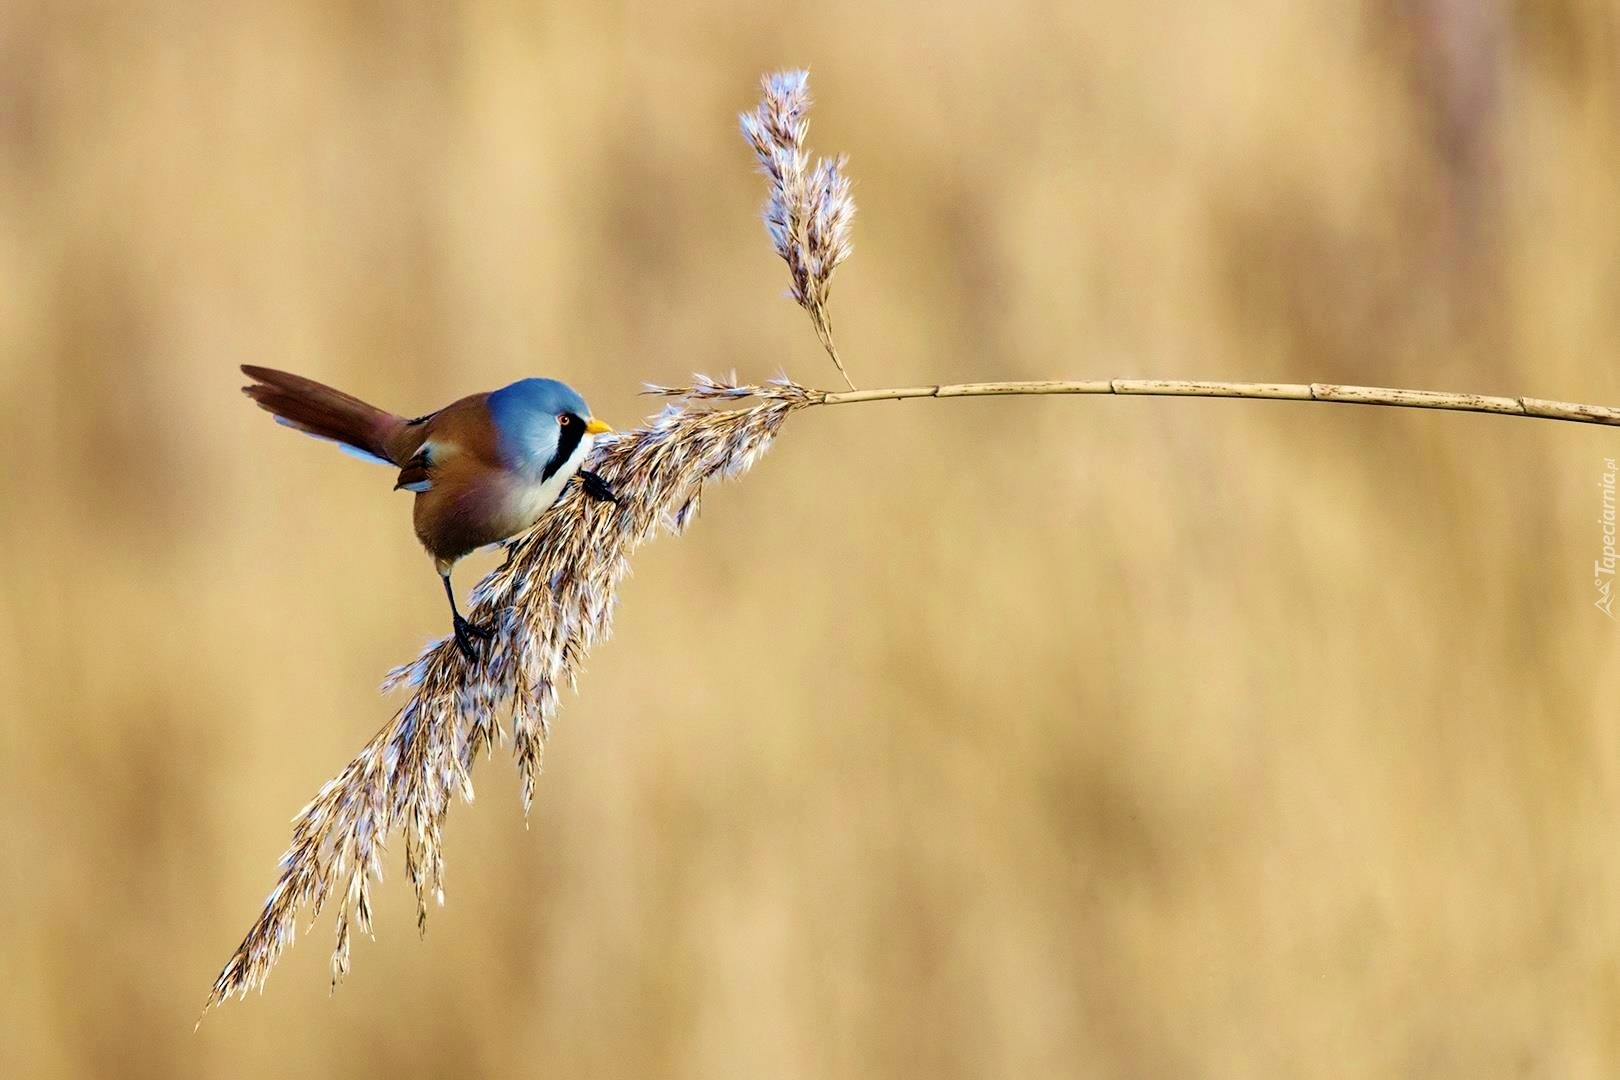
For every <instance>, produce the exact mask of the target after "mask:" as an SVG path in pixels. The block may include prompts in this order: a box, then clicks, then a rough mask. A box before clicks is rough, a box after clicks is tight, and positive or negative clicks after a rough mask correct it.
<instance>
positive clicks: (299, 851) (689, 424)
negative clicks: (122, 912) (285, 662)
mask: <svg viewBox="0 0 1620 1080" xmlns="http://www.w3.org/2000/svg"><path fill="white" fill-rule="evenodd" d="M808 108H809V92H808V88H807V83H806V76H805V74H804V73H803V72H789V73H786V74H782V75H775V76H771V77H768V78H767V79H766V80H765V99H764V101H763V102H762V103H761V105H760V107H759V109H757V110H756V111H755V112H754V113H752V114H747V115H744V117H743V118H742V128H743V133H744V135H745V137H747V139H748V141H749V143H750V145H752V146H753V148H754V151H755V153H756V155H757V156H758V157H759V159H760V162H761V167H762V168H763V169H764V171H765V172H766V174H767V175H768V176H769V177H770V178H771V185H772V186H771V197H770V201H769V202H768V203H767V206H766V212H765V218H766V224H767V228H768V229H769V231H770V235H771V240H772V243H773V244H774V245H775V246H776V249H777V252H778V254H780V255H781V256H782V258H783V260H784V261H786V262H787V264H788V268H789V272H790V276H791V277H792V281H793V290H792V295H793V297H794V299H795V300H797V301H798V302H799V303H800V304H801V305H802V306H803V307H804V309H805V310H806V311H807V312H809V314H810V319H811V322H812V324H813V325H814V326H815V329H816V333H817V336H818V337H819V338H820V339H821V342H822V345H823V346H824V347H825V348H826V349H827V352H828V354H829V355H830V356H831V357H832V358H833V361H834V363H836V364H837V365H838V369H839V371H840V372H841V373H842V372H843V370H844V368H843V363H842V362H841V361H840V360H839V358H838V353H837V350H836V349H835V348H834V347H833V343H832V328H831V322H830V320H829V318H828V316H827V311H826V303H827V294H828V286H829V282H830V280H831V275H832V271H833V270H834V269H835V268H836V267H837V265H838V264H839V263H840V262H842V261H843V260H844V259H845V258H847V257H848V255H849V221H850V217H851V216H852V215H853V213H854V204H853V202H852V201H850V199H849V183H848V180H847V179H845V178H844V176H843V173H842V171H841V170H842V165H843V159H841V158H840V159H839V160H838V161H837V162H834V163H831V164H829V163H827V162H825V161H823V162H820V163H819V164H818V165H817V166H816V168H815V169H814V170H813V171H812V170H810V169H809V167H808V165H807V159H806V158H805V155H804V149H803V146H804V138H805V134H806V131H807V128H806V124H805V121H804V114H805V111H806V110H807V109H808ZM844 378H845V381H846V382H849V377H848V375H847V374H846V375H845V376H844ZM649 390H650V391H651V392H654V393H660V394H664V395H666V396H669V397H671V398H673V399H674V400H673V401H672V402H671V404H669V405H667V406H666V407H665V409H664V411H663V412H662V413H661V414H659V415H658V416H657V417H655V418H653V419H652V420H651V421H650V422H649V423H648V424H647V425H646V426H645V427H641V428H638V429H635V430H632V431H627V432H624V433H622V434H618V435H613V436H604V437H602V438H600V439H599V441H598V444H597V447H596V449H595V450H594V452H593V454H592V457H591V459H590V461H589V462H588V463H587V466H588V467H589V468H590V469H593V470H594V471H595V472H596V473H597V474H598V475H600V476H601V477H602V478H603V479H604V480H606V481H607V482H608V483H609V484H610V485H611V486H612V488H613V489H614V491H615V493H616V495H617V497H618V502H617V503H603V502H593V501H591V500H589V499H587V498H586V497H585V495H584V494H583V493H582V492H581V491H580V490H579V488H578V486H577V485H576V486H574V487H573V488H571V489H570V491H569V492H568V493H567V494H566V495H564V497H563V498H562V499H561V500H559V501H558V503H557V504H556V505H555V506H553V507H552V508H551V509H550V510H548V511H547V512H546V514H545V516H543V517H542V518H541V519H540V521H539V522H538V523H537V524H536V525H535V526H534V527H533V528H532V529H531V530H529V531H528V532H527V533H525V534H523V535H522V536H519V537H517V538H516V539H515V540H513V541H511V542H509V544H508V545H507V547H508V551H507V559H506V562H505V563H504V564H502V565H501V566H500V567H499V568H497V569H496V570H495V571H493V572H492V573H490V574H489V575H488V576H487V577H485V578H484V580H483V581H481V582H480V583H479V584H478V586H477V587H476V588H475V589H474V590H473V594H472V602H471V605H470V609H469V612H468V614H469V615H470V616H471V618H472V619H473V620H474V621H476V622H485V623H488V624H490V625H492V626H494V627H495V628H496V633H495V636H494V638H493V639H492V640H491V641H490V642H489V643H488V645H487V646H486V650H485V652H484V653H483V655H482V656H481V657H480V658H479V660H478V661H477V662H475V663H468V662H466V661H465V660H464V659H463V658H462V656H461V654H460V652H459V651H458V650H457V648H456V645H455V641H454V638H450V637H447V638H445V639H444V640H442V641H439V642H437V643H436V644H433V645H431V646H429V647H428V648H427V649H426V650H425V651H424V652H423V653H422V655H421V656H420V657H418V658H417V660H416V661H415V662H414V663H412V664H409V665H406V666H404V667H401V668H397V669H396V670H395V671H393V672H392V673H391V674H390V675H389V677H388V681H387V682H386V683H385V688H387V689H392V688H395V687H405V688H408V689H409V691H410V696H409V697H408V699H407V700H406V702H405V704H404V706H403V707H402V708H401V709H400V710H399V712H398V713H397V714H396V715H395V716H394V718H393V720H391V721H390V722H389V723H388V724H387V725H386V726H384V727H383V729H382V730H381V731H379V732H377V734H376V735H374V736H373V737H372V739H371V741H370V742H369V743H367V744H366V746H365V747H364V748H363V749H362V750H361V751H360V753H359V755H358V756H356V757H355V758H354V760H353V761H351V762H349V764H348V765H347V766H345V767H344V769H343V771H342V772H340V773H339V774H338V775H337V776H336V777H335V778H334V779H332V780H330V781H328V782H327V784H326V785H325V786H324V787H322V788H321V790H320V792H319V793H318V794H317V795H316V796H315V798H314V800H313V801H311V802H310V804H309V805H308V806H306V807H304V809H303V810H302V811H300V812H299V814H298V815H297V816H296V817H295V818H294V819H293V839H292V844H291V846H290V847H289V848H288V850H287V853H286V854H285V855H283V856H282V859H281V864H280V877H279V878H278V880H277V882H276V885H275V887H274V888H273V889H272V890H271V891H270V895H269V897H268V898H267V899H266V900H265V903H264V909H263V911H262V912H261V914H260V915H259V918H258V920H257V921H256V922H255V923H254V924H253V926H252V928H251V929H249V931H248V933H247V936H246V937H245V938H244V939H243V940H242V943H241V945H239V946H238V947H237V950H236V953H235V954H234V955H233V956H232V957H231V959H230V960H229V961H228V962H227V963H226V965H225V967H224V969H223V970H222V971H221V972H220V974H219V977H218V979H216V980H215V982H214V986H213V989H212V990H211V991H210V993H209V995H208V1001H207V1003H206V1005H205V1006H204V1011H205V1012H206V1010H207V1009H208V1008H212V1007H213V1006H215V1005H218V1004H220V1003H221V1002H223V1001H225V1000H226V999H227V998H230V997H232V996H246V994H247V992H248V991H249V990H250V989H252V988H254V987H259V988H262V987H263V986H264V982H265V979H266V978H267V977H268V975H269V973H270V969H271V967H272V966H273V965H274V964H275V962H276V960H277V958H278V957H279V956H280V954H281V951H282V950H283V949H285V948H286V947H287V946H288V945H289V944H291V943H292V940H293V936H294V932H295V929H296V920H297V918H298V915H299V912H300V911H301V910H303V909H304V908H308V909H309V912H310V915H309V917H310V918H311V919H312V920H313V919H314V918H315V917H316V916H318V915H319V914H320V912H321V909H322V908H323V906H324V905H325V904H326V902H327V901H328V900H329V899H331V898H332V897H334V896H336V897H337V905H338V911H337V943H336V945H335V947H334V948H333V952H332V981H333V985H334V987H335V986H336V984H337V982H338V980H340V979H341V978H342V977H343V975H344V974H346V973H347V972H348V969H349V948H350V939H351V936H352V930H353V927H355V926H358V927H359V929H360V930H362V931H363V932H366V933H370V932H371V892H370V890H371V882H372V879H373V878H380V877H381V875H382V854H383V850H384V845H385V842H386V840H387V838H388V836H389V835H390V834H391V833H392V832H393V831H394V830H396V829H398V830H400V831H401V832H403V834H404V837H405V871H406V874H407V875H408V876H409V877H410V879H411V885H412V887H413V888H414V889H415V892H416V907H417V925H418V927H419V928H425V927H426V922H427V909H428V897H429V895H430V894H431V895H432V896H433V898H434V899H435V900H437V901H439V902H440V903H443V899H444V891H443V884H444V860H443V857H442V854H441V852H440V838H441V829H442V827H443V824H444V819H445V815H446V814H447V813H448V812H449V808H450V803H451V800H452V798H453V797H454V796H455V795H457V794H459V795H460V796H461V797H462V798H463V799H465V800H467V801H468V802H471V801H472V797H473V787H472V779H471V771H472V766H473V762H474V760H475V758H476V757H477V755H478V754H479V752H480V751H485V750H488V749H490V748H491V747H493V745H494V744H495V743H497V742H499V741H500V740H501V739H502V737H503V734H504V729H503V727H502V718H503V717H506V718H509V720H510V724H511V734H512V744H513V750H514V752H515V754H516V757H517V765H518V772H519V774H520V776H521V778H522V800H523V808H524V812H525V813H527V812H528V809H529V807H530V805H531V803H532V801H533V799H534V784H535V779H536V777H537V776H538V774H539V771H540V764H541V754H542V753H543V751H544V748H545V743H546V739H547V738H548V737H549V735H550V731H551V721H552V719H553V718H554V717H555V716H556V713H557V707H558V687H559V686H560V685H561V684H562V683H564V682H566V683H567V684H568V685H569V686H570V687H572V686H573V685H574V682H575V679H576V678H577V676H578V674H579V670H580V667H581V665H582V664H583V662H584V660H585V656H586V654H587V653H589V651H590V649H591V647H592V646H593V645H595V644H596V643H597V642H598V641H601V640H603V639H605V638H606V637H607V635H608V632H609V630H610V628H611V623H612V613H613V603H614V595H615V592H616V591H617V588H618V584H619V582H620V580H621V579H622V578H623V577H624V575H625V573H626V572H627V570H628V569H629V559H630V555H631V553H632V552H634V551H635V549H636V548H637V547H638V546H640V544H642V543H643V542H644V541H646V540H648V539H649V538H651V537H652V536H653V535H654V534H655V533H657V532H658V531H659V529H660V528H666V529H668V530H669V531H670V532H674V533H679V532H681V531H682V530H683V529H684V528H685V527H686V525H687V524H688V523H689V522H690V521H691V519H692V516H693V514H694V513H695V511H696V509H697V505H698V497H699V495H700V493H701V490H702V487H703V485H704V484H705V483H707V482H709V481H710V480H713V479H716V478H721V477H734V476H738V475H740V474H742V473H743V472H745V471H747V469H748V468H749V467H750V466H751V465H752V464H753V463H754V462H755V461H756V460H757V459H758V457H759V455H760V454H761V453H763V452H764V451H765V450H766V448H767V447H768V446H769V445H770V443H771V440H772V439H773V438H774V437H775V435H776V433H777V431H778V430H779V429H780V427H781V425H782V423H783V421H784V420H786V419H787V417H788V415H789V414H790V413H792V412H795V411H796V410H799V409H802V408H805V407H808V406H811V405H846V404H856V403H859V402H867V401H892V400H904V399H907V398H951V397H989V396H996V395H1008V394H1127V395H1129V394H1138V395H1163V396H1174V397H1188V396H1191V397H1226V398H1262V399H1281V400H1289V401H1336V402H1348V403H1356V404H1364V405H1389V406H1401V407H1407V408H1424V409H1450V410H1460V411H1466V412H1486V413H1498V414H1502V415H1508V416H1535V417H1543V418H1546V419H1551V420H1568V421H1573V422H1576V423H1591V424H1620V409H1615V408H1609V407H1607V406H1602V405H1583V404H1578V403H1572V402H1563V401H1549V400H1546V399H1542V398H1532V397H1492V396H1486V395H1479V394H1455V393H1445V392H1440V391H1434V390H1403V389H1395V388H1387V387H1367V386H1344V385H1338V384H1332V383H1243V382H1209V381H1192V380H1161V379H1098V380H1089V381H1088V380H1080V381H1061V380H1053V381H1033V382H981V383H956V384H941V385H935V386H902V387H889V388H885V389H874V390H856V389H854V387H853V384H851V388H850V389H849V390H847V391H837V392H829V391H824V390H811V389H807V388H805V387H802V386H799V385H798V384H796V383H793V382H790V381H788V380H786V379H782V380H778V381H775V382H771V383H768V384H765V385H763V386H748V385H736V384H734V383H727V382H718V381H715V380H712V379H706V378H701V377H700V378H699V379H698V380H697V381H696V383H695V385H693V386H691V387H686V388H681V389H672V388H668V387H650V388H649ZM750 398H751V399H754V400H755V401H756V402H757V403H756V404H753V405H751V406H747V407H743V408H737V409H731V410H725V409H716V408H715V407H714V406H715V405H716V403H739V402H741V401H743V400H744V399H750Z"/></svg>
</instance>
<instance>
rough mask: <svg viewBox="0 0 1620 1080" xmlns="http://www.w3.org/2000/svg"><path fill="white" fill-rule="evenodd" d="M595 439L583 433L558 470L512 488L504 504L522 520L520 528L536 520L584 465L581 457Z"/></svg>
mask: <svg viewBox="0 0 1620 1080" xmlns="http://www.w3.org/2000/svg"><path fill="white" fill-rule="evenodd" d="M595 442H596V436H594V435H586V436H584V437H583V438H581V439H580V440H579V445H578V446H576V447H574V452H573V453H572V454H570V455H568V460H566V461H564V462H563V463H562V467H561V468H560V469H558V470H557V471H556V472H554V473H552V474H551V475H550V476H548V477H546V478H545V479H544V480H542V481H540V482H539V483H533V484H527V483H526V484H520V485H518V486H517V487H516V488H515V489H514V490H513V492H512V495H511V502H510V503H509V504H508V507H509V510H510V512H511V514H512V516H513V517H514V518H519V519H521V520H522V521H523V523H524V526H523V527H524V528H527V527H528V526H529V525H532V524H534V523H535V522H536V521H538V520H540V515H541V514H543V513H545V512H546V510H547V509H548V508H549V507H550V506H551V504H552V503H554V502H556V501H557V500H558V498H560V497H561V496H562V493H563V489H564V488H566V487H567V486H568V481H570V480H572V479H573V478H574V477H575V475H577V474H578V473H579V470H580V466H582V465H584V464H585V458H586V457H588V456H589V455H590V452H591V447H592V445H593V444H594V443H595Z"/></svg>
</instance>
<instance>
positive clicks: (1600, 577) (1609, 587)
mask: <svg viewBox="0 0 1620 1080" xmlns="http://www.w3.org/2000/svg"><path fill="white" fill-rule="evenodd" d="M1614 473H1615V468H1614V458H1604V459H1603V483H1601V484H1599V485H1598V486H1599V487H1601V488H1602V489H1603V520H1602V521H1601V522H1599V524H1600V525H1602V526H1603V558H1602V559H1601V560H1599V561H1597V562H1594V563H1593V564H1592V584H1593V585H1596V586H1597V591H1598V598H1597V603H1596V604H1594V605H1593V606H1594V607H1596V608H1597V609H1598V610H1599V611H1601V612H1603V614H1605V615H1607V616H1608V617H1609V618H1611V619H1614V620H1615V621H1616V622H1620V618H1616V617H1615V614H1614V606H1613V605H1614V568H1615V553H1614Z"/></svg>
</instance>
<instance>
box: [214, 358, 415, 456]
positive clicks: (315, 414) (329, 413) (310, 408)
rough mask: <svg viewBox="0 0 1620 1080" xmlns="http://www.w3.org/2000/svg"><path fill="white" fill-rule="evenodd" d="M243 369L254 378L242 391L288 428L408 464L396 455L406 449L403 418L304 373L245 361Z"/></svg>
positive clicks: (369, 454)
mask: <svg viewBox="0 0 1620 1080" xmlns="http://www.w3.org/2000/svg"><path fill="white" fill-rule="evenodd" d="M242 373H243V374H244V375H246V376H247V377H248V378H250V379H253V380H254V381H255V385H253V386H244V387H242V393H244V394H246V395H247V396H248V397H250V398H252V399H253V400H254V401H255V402H257V403H258V405H259V407H260V408H261V409H264V410H265V411H267V412H270V413H273V414H274V415H275V417H276V419H277V420H280V421H281V422H282V423H283V424H286V425H287V426H288V427H292V428H297V429H298V430H299V431H303V432H306V433H308V434H310V435H314V436H316V437H318V438H322V439H331V440H332V441H334V442H339V443H342V444H344V445H345V446H352V447H354V448H355V449H356V450H359V451H360V452H361V453H363V454H366V455H367V456H369V457H374V458H377V459H378V460H379V461H385V462H387V461H391V462H393V463H394V464H395V465H403V464H404V462H403V461H400V460H398V459H397V458H396V456H395V454H396V452H397V451H398V450H399V449H401V448H400V446H399V445H398V444H399V442H400V435H401V434H403V432H404V430H405V419H404V417H401V416H395V415H394V414H393V413H391V412H385V411H384V410H382V409H379V408H377V407H376V406H375V405H367V404H366V403H365V402H363V401H361V400H360V399H359V398H357V397H350V396H349V395H348V394H345V393H344V392H343V391H341V390H334V389H332V388H331V387H330V386H323V385H322V384H320V383H318V382H316V381H315V380H313V379H306V378H304V377H303V376H302V375H293V374H290V373H289V372H285V371H276V370H274V369H272V368H262V367H254V366H253V365H251V364H244V365H242ZM406 456H409V455H406Z"/></svg>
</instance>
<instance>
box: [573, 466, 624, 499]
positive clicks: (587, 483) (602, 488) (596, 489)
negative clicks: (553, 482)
mask: <svg viewBox="0 0 1620 1080" xmlns="http://www.w3.org/2000/svg"><path fill="white" fill-rule="evenodd" d="M579 483H580V486H581V487H583V488H584V489H585V494H587V495H589V496H590V497H591V498H593V499H595V500H597V501H598V502H610V503H616V502H618V501H619V497H618V496H617V495H615V494H613V487H612V485H610V484H609V483H608V482H607V481H606V480H604V479H602V478H601V477H600V476H598V475H596V474H595V473H593V472H591V470H589V469H581V470H579Z"/></svg>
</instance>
